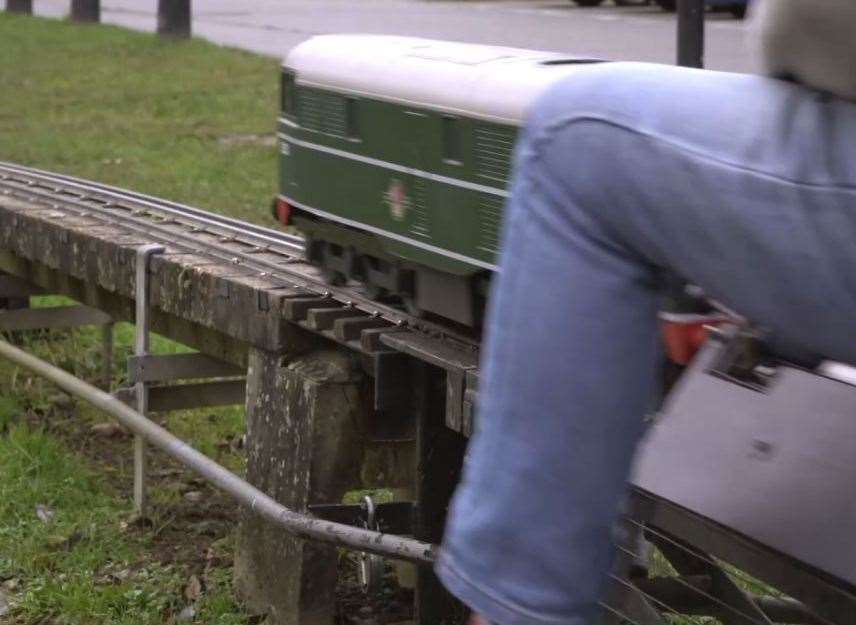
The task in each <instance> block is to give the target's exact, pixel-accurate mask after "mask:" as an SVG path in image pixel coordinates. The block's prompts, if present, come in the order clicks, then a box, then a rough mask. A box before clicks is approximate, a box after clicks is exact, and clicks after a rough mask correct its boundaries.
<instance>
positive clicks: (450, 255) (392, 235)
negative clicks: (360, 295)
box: [279, 193, 499, 271]
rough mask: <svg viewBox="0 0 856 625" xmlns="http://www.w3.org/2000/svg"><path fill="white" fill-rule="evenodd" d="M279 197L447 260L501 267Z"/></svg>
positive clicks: (324, 215)
mask: <svg viewBox="0 0 856 625" xmlns="http://www.w3.org/2000/svg"><path fill="white" fill-rule="evenodd" d="M279 197H281V198H282V199H284V200H285V201H286V202H288V203H289V204H291V205H293V206H296V207H297V208H299V209H300V210H305V211H306V212H308V213H313V214H315V215H320V216H321V217H324V218H326V219H329V220H331V221H338V222H339V223H343V224H345V225H348V226H352V227H354V228H357V229H359V230H366V231H368V232H371V233H372V234H377V235H379V236H382V237H386V238H387V239H393V240H395V241H399V242H401V243H407V244H408V245H413V246H414V247H419V248H422V249H424V250H428V251H429V252H434V253H436V254H440V255H441V256H445V257H447V258H451V259H452V260H457V261H460V262H462V263H467V264H470V265H475V266H476V267H479V268H481V269H487V270H489V271H498V270H499V267H498V266H497V265H494V264H492V263H487V262H485V261H483V260H479V259H477V258H471V257H469V256H465V255H463V254H458V253H457V252H452V251H451V250H447V249H443V248H442V247H437V246H436V245H431V244H430V243H425V242H423V241H419V240H417V239H411V238H410V237H406V236H404V235H401V234H396V233H395V232H389V231H388V230H383V229H382V228H378V227H377V226H371V225H369V224H366V223H363V222H361V221H354V220H353V219H348V218H347V217H341V216H340V215H336V214H334V213H328V212H327V211H323V210H320V209H318V208H313V207H311V206H307V205H306V204H302V203H301V202H298V201H297V200H293V199H291V198H290V197H288V196H287V195H283V194H281V193H280V194H279Z"/></svg>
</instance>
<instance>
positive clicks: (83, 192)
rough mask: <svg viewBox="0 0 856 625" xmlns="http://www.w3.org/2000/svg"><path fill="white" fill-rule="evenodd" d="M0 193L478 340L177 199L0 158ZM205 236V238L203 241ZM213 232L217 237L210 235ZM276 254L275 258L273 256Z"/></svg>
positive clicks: (458, 342) (267, 234) (394, 318)
mask: <svg viewBox="0 0 856 625" xmlns="http://www.w3.org/2000/svg"><path fill="white" fill-rule="evenodd" d="M0 193H2V194H4V195H9V196H14V197H18V198H20V199H24V200H27V201H30V202H34V203H39V204H43V205H46V206H50V207H52V208H55V209H57V210H61V209H62V210H67V211H70V212H73V213H75V214H76V215H78V216H86V217H91V218H95V219H99V220H103V221H104V222H105V223H106V224H110V225H116V226H120V227H122V228H125V229H127V230H129V231H132V232H136V233H139V234H144V235H146V236H148V237H151V238H153V239H155V240H157V241H159V242H162V243H164V244H167V245H169V246H171V247H173V248H178V249H181V250H183V251H186V252H190V253H195V254H205V255H208V256H211V257H214V258H218V259H220V260H223V261H224V262H228V263H230V264H234V265H237V266H242V267H246V268H248V269H251V270H254V271H258V272H259V274H260V275H264V276H266V277H268V278H270V279H272V280H281V285H280V286H283V287H293V288H298V289H305V290H308V291H311V292H313V293H315V294H316V295H317V296H318V297H323V298H330V299H332V300H335V301H337V302H339V303H340V304H342V305H344V306H347V307H349V308H353V309H355V310H359V311H361V312H363V313H365V314H368V315H370V316H372V317H376V318H380V319H383V320H385V321H387V322H389V323H390V324H391V325H395V326H401V327H407V328H409V329H412V330H414V331H417V332H420V333H424V334H428V335H431V336H432V337H435V338H443V339H446V340H448V341H449V343H450V345H452V346H454V347H455V348H457V349H464V350H470V351H475V350H477V348H478V340H477V338H476V337H474V336H473V335H472V334H471V333H467V332H463V331H461V330H459V329H457V328H453V327H450V326H447V325H444V324H441V323H437V322H434V321H428V320H425V319H420V318H417V317H413V316H411V315H408V314H407V313H406V312H404V311H403V310H401V309H400V308H397V307H395V306H393V305H390V304H385V303H382V302H378V301H376V300H373V299H371V298H369V297H367V296H366V295H364V294H362V292H361V288H360V287H359V286H341V287H340V286H333V285H330V284H327V283H326V282H324V280H323V279H322V278H321V277H320V276H319V275H318V271H317V270H316V268H315V267H313V266H312V265H311V264H310V263H308V262H306V261H305V260H304V259H303V255H302V252H303V245H302V239H301V238H300V237H295V236H294V235H290V234H287V233H285V232H279V231H277V230H273V229H270V228H264V227H262V226H257V225H254V224H250V223H247V222H244V221H240V220H237V219H232V218H229V217H223V216H220V215H214V214H211V213H209V212H207V211H203V210H200V209H197V208H192V207H189V206H185V205H183V204H178V203H175V202H165V201H163V200H160V199H158V198H153V197H151V196H147V195H144V194H140V193H134V192H129V191H125V190H124V189H117V188H116V187H111V186H109V185H103V184H99V183H92V182H89V181H86V180H81V179H78V178H73V177H71V176H63V175H58V174H53V173H49V172H45V171H41V170H37V169H32V168H28V167H22V166H20V165H15V164H11V163H3V162H0ZM206 235H209V236H208V237H207V238H208V239H209V240H205V239H206ZM210 235H214V236H215V237H217V242H213V241H211V240H210V238H211V237H210ZM271 255H274V256H275V257H276V259H275V260H271V259H270V256H271Z"/></svg>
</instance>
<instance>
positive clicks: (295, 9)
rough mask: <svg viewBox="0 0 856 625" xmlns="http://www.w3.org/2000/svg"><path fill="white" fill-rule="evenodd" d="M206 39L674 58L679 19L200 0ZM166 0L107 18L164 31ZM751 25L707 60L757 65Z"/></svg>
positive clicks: (381, 1)
mask: <svg viewBox="0 0 856 625" xmlns="http://www.w3.org/2000/svg"><path fill="white" fill-rule="evenodd" d="M192 1H193V20H194V21H193V28H194V33H195V34H196V35H198V36H201V37H204V38H206V39H210V40H211V41H214V42H216V43H220V44H223V45H228V46H234V47H238V48H244V49H247V50H252V51H254V52H259V53H262V54H267V55H271V56H282V55H283V54H285V53H286V52H287V51H288V50H289V49H290V48H291V47H293V46H294V45H296V44H298V43H300V42H301V41H303V40H305V39H307V38H309V37H311V36H313V35H316V34H325V33H345V32H364V33H380V34H397V35H409V36H419V37H431V38H436V39H448V40H454V41H469V42H475V43H486V44H494V45H509V46H517V47H524V48H533V49H541V50H554V51H558V52H565V53H569V54H574V55H585V56H593V57H598V58H606V59H612V60H632V61H649V62H655V63H673V62H674V60H675V40H676V26H675V16H674V15H673V14H667V13H664V12H662V11H661V10H660V9H659V8H658V7H656V6H643V7H616V6H612V5H611V4H608V3H609V1H610V0H607V4H604V6H601V7H597V8H580V7H578V6H576V5H575V4H574V3H573V2H571V1H570V0H493V1H490V2H485V1H481V0H460V1H448V0H446V1H439V0H349V1H348V0H192ZM34 4H35V11H36V13H37V14H41V15H46V16H53V17H62V16H64V15H66V14H67V12H68V7H69V4H70V0H35V2H34ZM156 6H157V1H156V0H148V1H145V0H103V1H102V11H103V14H102V19H103V21H104V22H107V23H111V24H120V25H123V26H127V27H130V28H134V29H138V30H147V31H151V30H154V28H155V23H156V22H155V11H156ZM745 30H746V27H745V25H744V23H743V22H741V21H739V20H736V19H734V18H733V17H731V16H730V14H727V13H711V14H709V15H708V20H707V42H708V44H707V58H706V65H707V67H709V68H711V69H718V70H727V71H750V70H751V63H750V62H749V61H748V54H747V52H746V45H745V43H744V39H745Z"/></svg>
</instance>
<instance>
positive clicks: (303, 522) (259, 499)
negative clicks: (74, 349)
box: [0, 341, 435, 564]
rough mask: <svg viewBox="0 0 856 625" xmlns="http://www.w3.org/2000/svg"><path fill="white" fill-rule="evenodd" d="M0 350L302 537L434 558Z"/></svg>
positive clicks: (45, 366)
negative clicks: (236, 468) (330, 514)
mask: <svg viewBox="0 0 856 625" xmlns="http://www.w3.org/2000/svg"><path fill="white" fill-rule="evenodd" d="M0 356H2V357H4V358H7V359H9V360H10V361H12V362H14V363H15V364H16V365H19V366H21V367H24V368H26V369H29V370H30V371H32V372H33V373H35V374H37V375H40V376H42V377H44V378H46V379H47V380H50V381H51V382H53V383H54V384H56V385H57V386H58V387H60V388H61V389H63V390H64V391H65V392H67V393H69V394H70V395H73V396H74V397H78V398H80V399H82V400H84V401H86V402H88V403H90V404H92V405H93V406H95V407H96V408H98V409H99V410H102V411H104V412H105V413H107V414H109V415H110V416H112V417H114V418H115V419H116V420H117V421H119V423H121V424H122V425H124V426H125V427H127V428H128V429H129V430H131V431H132V432H133V433H134V434H136V435H138V436H140V437H142V438H145V439H146V440H147V441H148V442H149V443H150V444H152V445H154V446H155V447H157V448H158V449H160V450H161V451H163V452H164V453H166V454H167V455H169V456H170V457H171V458H173V459H175V460H177V461H178V462H180V463H181V464H183V465H185V466H186V467H187V468H189V469H191V470H192V471H194V472H196V473H197V474H198V475H199V476H200V477H202V478H203V479H205V480H206V481H207V482H209V483H211V484H212V485H213V486H215V487H217V488H219V489H220V490H222V491H224V492H225V493H227V494H228V495H230V496H231V497H232V498H234V499H235V500H236V501H237V502H238V503H240V504H242V505H243V506H245V507H246V508H248V509H249V510H250V511H251V512H253V513H255V514H258V515H260V516H262V517H264V518H265V519H267V520H268V521H270V522H271V523H274V524H275V525H278V526H279V527H282V528H283V529H284V530H286V531H288V532H291V533H292V534H295V535H296V536H298V537H300V538H306V539H311V540H317V541H320V542H325V543H330V544H334V545H341V546H343V547H350V548H352V549H356V550H359V551H365V552H369V553H375V554H378V555H382V556H386V557H389V558H395V559H398V560H406V561H409V562H416V563H420V564H430V563H431V562H432V561H433V559H434V551H435V548H434V546H433V545H431V544H428V543H423V542H420V541H418V540H414V539H412V538H405V537H401V536H394V535H390V534H383V533H380V532H372V531H369V530H365V529H361V528H358V527H352V526H350V525H343V524H340V523H333V522H330V521H324V520H321V519H318V518H315V517H312V516H310V515H307V514H301V513H299V512H295V511H293V510H290V509H288V508H286V507H285V506H283V505H281V504H279V503H277V502H276V501H275V500H273V499H271V498H270V497H268V496H267V495H265V494H264V493H263V492H262V491H260V490H259V489H257V488H255V487H254V486H253V485H251V484H249V483H248V482H246V481H244V480H242V479H241V478H239V477H238V476H237V475H235V474H234V473H232V472H231V471H229V470H228V469H225V468H223V467H222V466H220V465H219V464H217V463H216V462H214V461H213V460H211V459H210V458H208V457H207V456H205V455H203V454H202V453H200V452H199V451H197V450H196V449H194V448H193V447H191V446H190V445H188V444H187V443H185V442H184V441H182V440H181V439H179V438H177V437H175V436H173V435H172V434H170V433H169V432H168V431H167V430H165V429H164V428H162V427H160V426H159V425H157V424H156V423H154V422H152V421H150V420H149V419H147V418H146V417H144V416H143V415H142V414H140V413H139V412H137V411H136V410H133V409H132V408H130V407H128V406H127V405H125V404H124V403H122V402H121V401H119V400H118V399H116V398H115V397H113V396H112V395H110V394H108V393H105V392H104V391H102V390H99V389H97V388H95V387H94V386H92V385H90V384H87V383H86V382H84V381H83V380H80V379H78V378H76V377H74V376H73V375H71V374H70V373H67V372H65V371H63V370H62V369H60V368H58V367H55V366H54V365H51V364H49V363H47V362H45V361H44V360H41V359H39V358H36V357H35V356H32V355H30V354H28V353H27V352H25V351H23V350H20V349H18V348H17V347H14V346H12V345H10V344H9V343H7V342H6V341H0Z"/></svg>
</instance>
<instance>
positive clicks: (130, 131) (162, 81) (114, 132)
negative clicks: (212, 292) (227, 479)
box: [0, 12, 278, 625]
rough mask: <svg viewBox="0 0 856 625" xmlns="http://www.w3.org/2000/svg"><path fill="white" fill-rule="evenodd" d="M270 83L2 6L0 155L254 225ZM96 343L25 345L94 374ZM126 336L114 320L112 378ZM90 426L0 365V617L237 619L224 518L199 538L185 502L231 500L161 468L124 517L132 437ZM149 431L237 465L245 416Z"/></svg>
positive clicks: (236, 59)
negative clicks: (194, 497)
mask: <svg viewBox="0 0 856 625" xmlns="http://www.w3.org/2000/svg"><path fill="white" fill-rule="evenodd" d="M277 75H278V74H277V63H276V61H274V60H271V59H266V58H263V57H259V56H255V55H252V54H248V53H244V52H240V51H236V50H230V49H226V48H221V47H218V46H215V45H212V44H208V43H205V42H203V41H197V40H193V41H187V42H163V41H160V40H158V39H157V38H156V37H154V36H150V35H145V34H139V33H133V32H129V31H125V30H122V29H119V28H113V27H108V26H98V27H92V26H79V25H73V24H70V23H66V22H61V21H54V20H43V19H35V18H25V17H17V16H10V15H8V14H5V13H2V12H0V160H5V161H13V162H17V163H22V164H26V165H33V166H36V167H40V168H44V169H47V170H53V171H59V172H64V173H69V174H72V175H77V176H81V177H84V178H90V179H94V180H99V181H103V182H107V183H110V184H115V185H118V186H122V187H127V188H131V189H134V190H137V191H142V192H145V193H150V194H152V195H157V196H161V197H165V198H169V199H173V200H177V201H181V202H186V203H189V204H192V205H194V206H200V207H203V208H207V209H209V210H213V211H217V212H221V213H225V214H229V215H233V216H237V217H240V218H243V219H248V220H253V221H257V222H265V221H269V219H270V218H269V209H268V206H269V202H270V198H271V197H272V195H273V193H274V189H275V164H276V148H275V144H274V127H275V118H276V98H277V95H276V94H277V85H278V80H277ZM37 299H38V300H39V301H36V302H35V304H36V305H49V304H56V303H58V302H57V301H56V299H57V298H50V299H45V298H37ZM52 300H53V301H52ZM97 337H98V333H97V331H96V330H81V331H76V332H74V333H66V334H61V333H53V334H51V335H49V336H46V337H37V338H30V339H27V345H26V347H27V349H28V350H30V351H33V352H34V353H36V354H37V355H39V356H41V357H43V358H46V359H47V360H49V361H52V362H54V363H57V364H59V365H61V366H63V367H65V368H67V369H69V370H73V371H75V373H76V374H77V375H80V376H82V377H84V378H88V379H95V378H96V377H97V372H98V366H99V360H98V359H99V353H98V349H97V342H98V341H97ZM132 337H133V328H132V327H131V326H128V325H126V324H119V325H118V326H117V339H116V361H117V365H116V372H115V377H116V381H117V382H118V381H120V380H121V376H122V370H123V367H124V356H125V355H127V354H128V353H129V352H130V349H131V347H130V346H131V344H132ZM155 348H156V350H157V351H160V352H168V351H175V350H179V349H181V347H180V346H177V345H176V344H174V343H171V342H169V341H167V340H165V339H158V340H156V341H155ZM104 420H105V419H104V417H103V415H99V414H97V413H96V412H95V411H93V410H92V409H90V408H88V407H86V406H82V405H79V404H77V405H72V406H69V402H68V399H67V398H63V397H62V396H60V395H58V394H57V392H56V391H55V390H54V389H52V388H51V387H50V385H48V384H46V383H44V382H43V381H42V380H39V379H36V378H32V377H31V376H29V375H27V374H26V373H25V372H22V371H20V370H16V369H15V368H13V367H11V366H10V365H9V364H8V363H6V362H0V623H3V624H5V623H16V624H18V623H20V624H25V623H26V624H30V623H32V624H35V623H44V624H56V625H60V624H77V623H80V624H83V623H86V624H89V623H92V624H102V623H103V624H107V623H111V624H112V623H135V624H148V623H152V624H155V623H168V622H174V621H175V619H176V618H177V617H178V615H179V614H180V613H181V611H182V610H183V609H185V610H186V608H187V607H188V606H190V605H192V606H193V608H194V610H195V611H196V615H195V617H194V619H193V620H194V622H204V623H223V624H232V623H245V622H247V618H248V617H247V615H245V614H243V613H242V612H241V610H240V608H239V606H237V605H236V603H235V601H234V599H233V597H232V594H231V588H230V581H231V580H230V567H229V562H230V559H231V549H232V547H231V542H232V541H231V524H230V523H228V522H222V523H220V525H217V526H216V527H215V528H214V529H213V530H212V528H211V525H210V523H208V521H207V519H206V518H202V519H201V520H200V518H198V515H197V516H196V517H194V514H196V513H198V512H199V510H198V509H199V507H200V506H194V505H190V504H188V503H187V501H185V499H184V494H185V491H186V490H187V489H188V488H193V489H196V490H199V491H202V492H204V493H205V497H206V502H208V501H209V498H210V503H206V506H207V507H205V506H203V508H204V510H205V511H209V510H210V512H211V516H212V517H213V518H215V519H216V518H218V515H221V513H222V515H226V517H228V515H227V514H226V512H228V509H229V508H230V504H229V503H228V502H227V501H225V500H224V499H223V498H222V497H220V498H217V496H216V495H215V494H214V493H212V492H211V491H210V490H207V489H206V488H205V487H204V486H202V485H199V484H195V483H194V482H193V481H192V478H191V477H190V476H188V475H187V474H185V473H182V472H181V471H179V470H177V467H175V465H171V464H170V463H168V462H166V461H165V460H164V459H163V458H160V459H159V460H157V462H156V463H155V468H157V469H160V470H162V471H163V473H164V474H165V475H166V476H167V477H165V478H163V479H161V480H155V483H154V484H153V488H152V500H153V502H154V512H153V513H152V515H151V516H152V519H151V521H152V523H153V524H152V525H151V526H148V525H146V526H142V527H137V526H135V525H134V524H133V523H131V524H130V525H129V521H132V520H133V517H132V515H131V512H132V511H131V506H130V503H129V497H128V495H129V489H130V485H131V455H130V445H131V443H130V439H129V438H127V437H120V438H118V439H116V440H112V439H111V440H110V441H104V440H100V439H98V438H97V437H96V436H95V435H93V434H92V432H91V431H90V427H91V426H92V424H94V423H98V422H100V421H104ZM163 422H164V424H165V425H167V427H168V428H169V429H170V430H171V431H173V432H175V433H176V434H178V435H179V436H182V437H185V438H187V439H188V440H189V441H190V442H191V443H192V444H193V445H195V446H197V447H198V448H199V449H200V450H201V451H203V452H204V453H207V454H209V455H211V456H212V457H214V458H215V459H217V460H218V461H220V462H222V463H224V464H226V465H227V466H230V467H232V468H234V469H238V470H240V469H241V467H242V463H243V459H242V457H241V453H240V452H239V451H236V450H235V448H234V445H230V444H229V443H230V442H234V441H235V439H236V437H238V436H239V434H240V433H241V432H242V431H243V411H242V410H239V409H231V410H218V411H216V412H213V411H210V410H209V411H195V412H184V413H176V414H171V415H169V416H168V417H164V418H163ZM188 484H189V486H188ZM177 487H178V488H177ZM40 511H41V513H40ZM224 511H226V512H224ZM185 513H186V514H185ZM229 514H231V513H229ZM222 515H221V516H222ZM206 523H208V525H206ZM194 577H195V578H196V579H197V580H198V581H199V582H201V583H199V584H197V583H196V582H194V581H193V579H194ZM194 588H195V589H194ZM186 615H187V614H186V613H185V616H186Z"/></svg>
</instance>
